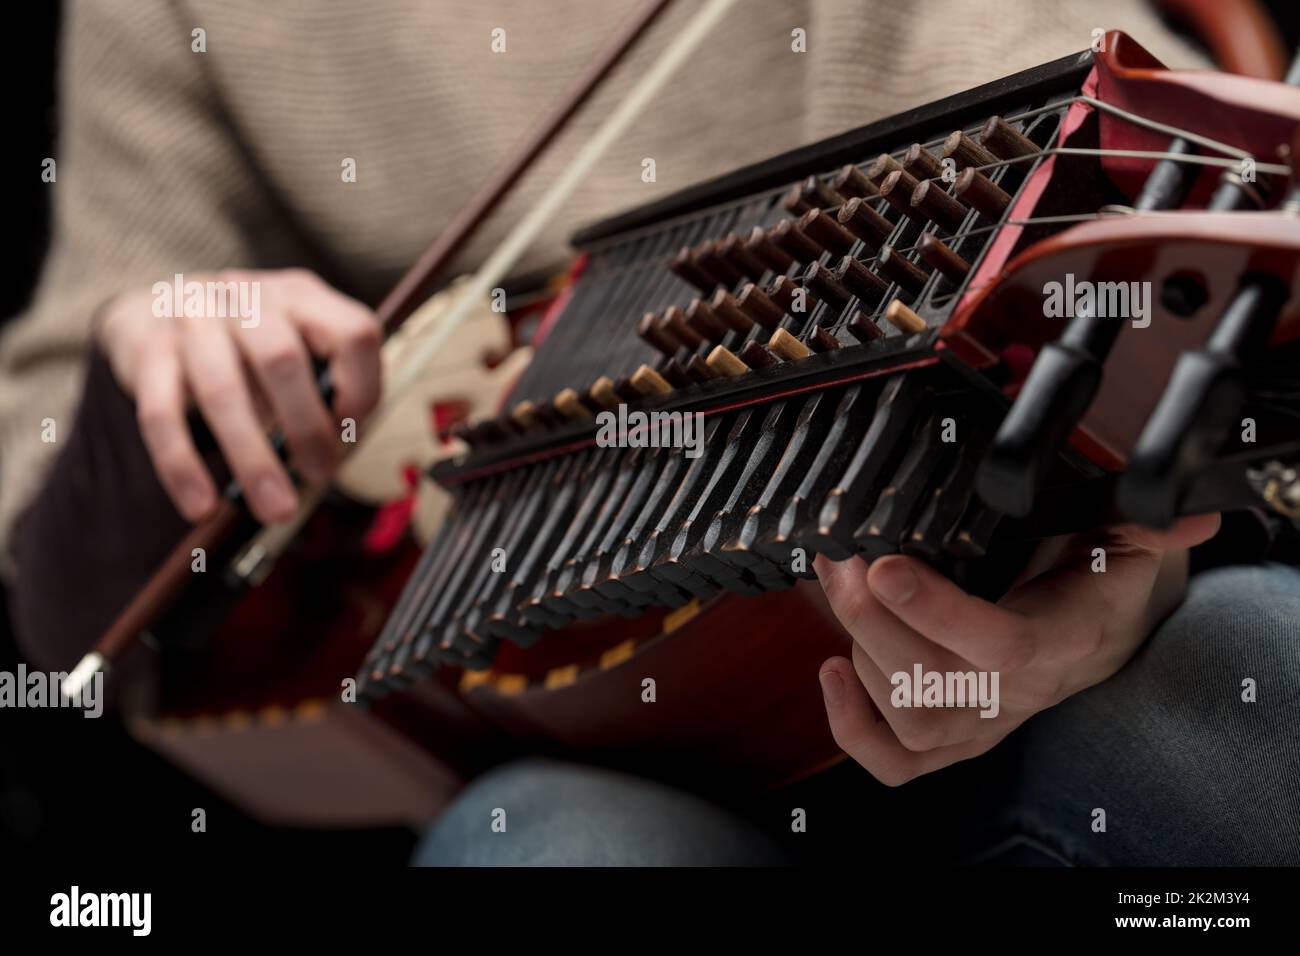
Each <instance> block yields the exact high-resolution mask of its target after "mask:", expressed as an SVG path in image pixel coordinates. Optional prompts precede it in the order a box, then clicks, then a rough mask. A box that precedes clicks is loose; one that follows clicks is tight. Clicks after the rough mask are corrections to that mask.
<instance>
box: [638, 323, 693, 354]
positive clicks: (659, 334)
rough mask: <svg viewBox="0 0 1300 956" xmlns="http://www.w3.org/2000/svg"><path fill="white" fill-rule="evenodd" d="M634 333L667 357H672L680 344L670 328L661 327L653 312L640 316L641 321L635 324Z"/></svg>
mask: <svg viewBox="0 0 1300 956" xmlns="http://www.w3.org/2000/svg"><path fill="white" fill-rule="evenodd" d="M636 334H637V335H639V336H640V337H641V338H642V339H644V340H645V341H646V342H649V343H650V344H651V345H653V346H654V347H655V348H657V349H658V350H659V351H660V352H662V353H663V354H664V355H665V356H666V357H668V358H672V357H673V355H674V353H676V351H677V350H678V349H679V348H681V346H682V343H681V342H680V341H678V339H677V336H675V335H673V333H672V330H671V329H668V328H665V327H663V326H662V325H661V324H660V321H659V316H657V315H655V314H654V313H653V312H647V313H646V314H645V315H643V316H641V321H640V322H638V323H637V324H636Z"/></svg>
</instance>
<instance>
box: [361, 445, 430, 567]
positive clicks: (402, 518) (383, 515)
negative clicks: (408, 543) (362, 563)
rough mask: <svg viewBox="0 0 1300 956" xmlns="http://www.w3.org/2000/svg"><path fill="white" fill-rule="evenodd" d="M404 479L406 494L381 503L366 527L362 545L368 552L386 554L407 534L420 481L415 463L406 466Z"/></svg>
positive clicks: (403, 474) (403, 473)
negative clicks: (416, 489)
mask: <svg viewBox="0 0 1300 956" xmlns="http://www.w3.org/2000/svg"><path fill="white" fill-rule="evenodd" d="M402 480H403V481H404V482H405V483H406V487H407V489H408V492H407V494H406V496H405V497H402V498H397V499H395V500H394V501H390V502H388V503H387V504H384V505H381V506H380V507H379V509H378V510H377V511H376V512H375V517H374V518H373V519H372V520H371V522H370V527H369V528H367V529H366V536H365V539H364V540H363V541H362V545H361V546H362V550H364V551H365V553H366V554H386V553H387V552H389V551H391V550H393V549H394V548H395V547H397V546H398V545H399V544H401V542H402V539H403V538H404V537H405V536H406V529H407V528H408V527H410V524H411V516H412V515H413V514H415V488H416V485H417V484H418V483H419V481H420V472H419V470H418V469H416V467H415V466H414V465H406V466H404V467H403V468H402Z"/></svg>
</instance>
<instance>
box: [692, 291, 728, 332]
mask: <svg viewBox="0 0 1300 956" xmlns="http://www.w3.org/2000/svg"><path fill="white" fill-rule="evenodd" d="M685 315H686V324H687V325H688V326H689V327H690V328H691V329H693V330H694V331H695V332H696V333H697V334H698V335H699V336H700V337H701V338H703V339H704V340H705V341H707V342H721V341H722V340H723V339H724V338H726V337H727V331H728V330H727V326H726V325H725V324H724V323H723V321H722V320H721V319H719V318H718V317H717V316H716V315H714V314H713V310H712V309H710V308H709V307H708V306H707V305H705V304H704V303H703V302H701V301H700V300H699V299H694V300H692V302H691V304H690V305H688V306H687V307H686V313H685Z"/></svg>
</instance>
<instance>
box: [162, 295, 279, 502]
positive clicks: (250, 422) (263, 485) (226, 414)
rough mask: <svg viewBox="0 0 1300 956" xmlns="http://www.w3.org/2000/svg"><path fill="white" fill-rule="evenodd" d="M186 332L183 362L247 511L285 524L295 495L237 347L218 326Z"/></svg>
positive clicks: (194, 323) (198, 322) (192, 326)
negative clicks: (257, 411) (264, 427)
mask: <svg viewBox="0 0 1300 956" xmlns="http://www.w3.org/2000/svg"><path fill="white" fill-rule="evenodd" d="M184 330H185V331H184V334H183V335H182V336H181V357H182V361H183V363H184V367H185V374H186V376H187V377H188V379H189V383H190V391H191V392H192V393H193V394H194V400H195V402H196V403H197V404H198V406H199V411H200V412H201V413H202V415H203V418H204V419H205V420H206V421H207V423H208V427H209V428H211V429H212V434H213V435H214V436H215V437H216V439H217V444H218V445H219V446H220V448H221V454H222V455H223V456H225V459H226V463H227V464H228V465H229V466H230V470H231V471H232V472H233V473H234V475H235V479H236V480H237V481H238V482H239V486H240V487H241V488H242V489H243V491H244V494H245V496H246V497H247V499H248V504H249V507H250V508H251V509H252V511H253V514H254V516H255V517H256V518H257V519H258V520H259V521H262V522H264V523H266V522H273V521H285V520H287V519H288V518H290V517H292V515H293V512H294V509H295V508H296V507H297V495H296V494H295V493H294V490H293V486H292V485H291V484H290V483H289V476H288V475H287V474H286V473H285V470H284V466H283V465H282V464H281V463H280V460H279V459H278V458H277V457H276V456H275V452H273V451H272V450H271V444H270V442H269V441H268V440H267V437H266V434H265V433H264V432H263V431H262V428H261V426H260V425H259V424H258V422H257V417H256V415H255V414H254V412H253V403H252V399H251V398H250V396H249V392H248V383H247V381H246V380H245V379H244V373H243V370H242V369H241V368H240V362H239V353H238V350H237V349H236V347H235V344H234V343H233V342H232V341H230V337H229V335H228V334H227V332H226V329H225V327H224V324H223V323H220V322H213V321H210V320H207V319H203V318H187V319H185V320H184Z"/></svg>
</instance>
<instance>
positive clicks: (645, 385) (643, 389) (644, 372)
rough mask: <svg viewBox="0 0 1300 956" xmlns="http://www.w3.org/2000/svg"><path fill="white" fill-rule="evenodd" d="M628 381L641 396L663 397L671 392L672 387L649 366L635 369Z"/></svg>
mask: <svg viewBox="0 0 1300 956" xmlns="http://www.w3.org/2000/svg"><path fill="white" fill-rule="evenodd" d="M630 380H631V382H632V387H633V388H635V389H636V390H637V391H638V392H640V393H641V394H642V395H665V394H667V393H668V392H671V391H672V390H673V387H672V386H671V385H669V384H668V383H667V382H666V381H664V377H663V376H662V375H660V374H659V373H658V372H656V371H655V370H654V369H652V368H651V367H650V366H649V365H642V366H640V367H639V368H637V370H636V371H635V372H633V373H632V377H631V379H630Z"/></svg>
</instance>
